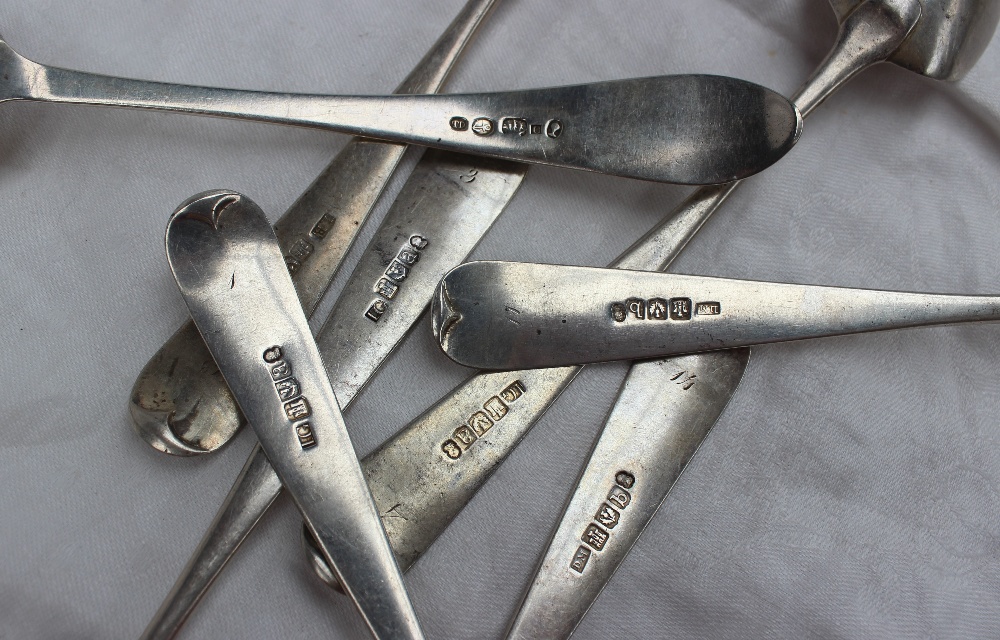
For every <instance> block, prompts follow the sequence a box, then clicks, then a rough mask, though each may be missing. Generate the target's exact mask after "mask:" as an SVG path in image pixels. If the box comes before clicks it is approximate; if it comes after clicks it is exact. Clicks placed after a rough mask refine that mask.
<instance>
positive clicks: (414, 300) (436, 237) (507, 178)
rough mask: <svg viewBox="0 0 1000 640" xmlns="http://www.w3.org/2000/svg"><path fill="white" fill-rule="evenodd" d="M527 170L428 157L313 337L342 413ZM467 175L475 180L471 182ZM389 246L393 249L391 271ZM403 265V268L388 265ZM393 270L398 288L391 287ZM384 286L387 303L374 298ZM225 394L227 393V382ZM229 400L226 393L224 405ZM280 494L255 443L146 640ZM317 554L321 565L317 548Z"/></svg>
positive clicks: (182, 606)
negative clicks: (377, 311) (376, 291)
mask: <svg viewBox="0 0 1000 640" xmlns="http://www.w3.org/2000/svg"><path fill="white" fill-rule="evenodd" d="M472 162H475V166H474V167H472V165H470V163H472ZM526 171H527V167H526V166H525V165H521V164H515V163H511V162H506V161H503V160H491V159H487V158H474V157H471V156H464V155H460V154H454V153H447V152H444V151H437V150H429V151H427V153H426V154H425V155H424V158H423V159H422V160H421V161H420V163H418V165H417V167H416V169H414V171H413V173H412V174H410V178H409V179H408V180H407V182H406V184H405V185H404V187H403V189H402V191H400V193H399V196H398V197H397V199H396V201H395V202H394V203H393V205H392V207H391V208H390V209H389V212H388V214H386V217H385V219H384V220H383V223H382V224H381V225H380V226H379V229H378V231H376V233H375V236H374V237H373V238H372V240H371V242H370V243H369V244H368V248H367V250H366V251H365V252H364V254H363V256H362V258H361V261H360V262H359V263H358V266H357V267H356V268H355V270H354V272H353V273H352V274H351V277H350V280H349V281H348V283H347V284H346V285H345V287H344V290H343V292H342V293H341V294H340V297H339V298H338V299H337V304H336V306H335V307H334V309H333V311H332V312H331V313H330V316H329V318H328V319H327V321H326V323H325V324H324V325H323V327H322V329H321V330H320V331H319V333H317V335H316V345H317V348H318V349H319V351H320V354H321V355H322V357H323V360H324V361H325V362H326V363H327V371H326V373H327V375H328V377H329V379H330V383H331V385H332V387H333V390H334V394H335V395H336V396H337V401H338V402H339V404H340V407H341V408H342V409H345V410H346V409H347V407H348V406H349V405H350V404H351V403H352V402H353V400H354V398H355V397H357V394H358V393H359V391H360V390H361V389H362V387H363V386H364V385H365V383H367V381H368V380H369V379H370V378H371V377H373V376H374V374H375V371H376V370H378V368H379V367H380V366H381V364H382V362H383V361H384V360H386V359H387V358H388V356H389V354H390V353H392V351H393V350H394V349H395V347H396V345H397V344H399V342H401V341H402V339H403V337H404V336H405V335H406V334H407V333H408V332H409V331H410V329H411V328H412V327H413V325H415V324H416V321H417V319H418V318H419V317H420V315H421V314H422V313H423V312H424V310H425V309H427V307H428V306H429V304H430V300H431V296H432V294H433V292H434V288H435V286H436V285H437V283H438V282H439V281H440V279H441V277H442V276H443V275H444V274H445V273H446V272H447V271H448V270H450V269H451V268H453V267H454V266H455V265H456V264H459V263H460V262H461V261H462V260H464V259H465V258H466V256H468V254H469V253H470V252H471V251H472V249H473V248H474V247H475V246H476V244H477V243H478V242H479V240H480V239H481V238H482V237H483V235H484V234H485V233H486V231H487V230H488V229H489V228H490V226H491V225H492V223H493V222H494V221H495V220H496V218H497V217H498V216H499V214H500V212H501V211H502V210H503V209H504V206H505V205H506V204H507V202H508V201H509V200H510V199H511V198H512V197H513V196H514V193H516V192H517V189H518V187H519V186H520V184H521V180H522V179H523V178H524V175H525V173H526ZM470 173H472V174H473V175H472V177H474V178H475V180H473V181H471V182H468V181H467V180H468V178H469V177H470V175H469V174H470ZM463 178H464V179H463ZM418 247H419V248H418ZM387 248H391V250H392V254H391V256H390V258H392V259H391V260H389V261H388V262H389V265H388V268H387V265H386V262H387V260H386V251H387ZM400 261H402V262H405V263H406V264H405V265H404V264H396V265H395V266H394V265H393V264H392V263H393V262H397V263H400ZM387 272H389V273H392V274H393V276H394V277H395V278H396V281H391V280H388V278H389V276H387V275H386V273H387ZM379 283H382V284H381V286H382V290H383V292H385V293H386V294H391V297H389V298H386V297H383V296H382V295H378V294H375V293H374V292H373V291H372V287H373V286H378V285H379ZM373 300H374V301H380V304H376V303H375V302H373ZM373 309H375V310H378V309H380V310H381V315H378V316H377V321H376V320H373V319H372V317H376V316H373V313H372V311H373ZM213 370H215V369H214V368H213ZM221 386H222V387H223V388H225V384H224V383H222V384H221ZM209 397H210V398H211V396H209ZM229 397H230V396H229V394H228V389H227V394H226V395H225V396H224V397H223V399H225V398H229ZM211 399H213V400H215V399H216V398H211ZM241 420H242V416H241V415H240V413H239V411H238V409H237V408H236V407H235V406H233V407H232V408H231V410H230V411H229V412H226V411H222V410H219V411H215V412H213V413H212V414H210V416H208V417H205V418H204V419H202V420H201V423H202V424H208V425H218V424H223V425H224V424H226V423H229V422H236V423H239V422H240V421H241ZM362 468H364V465H362ZM281 490H282V484H281V482H280V481H279V479H278V476H277V475H275V471H274V470H272V468H271V465H270V464H269V463H268V459H267V456H266V455H265V453H264V451H263V450H262V449H261V447H260V446H259V445H258V446H257V447H254V449H253V452H252V453H251V454H250V458H249V460H248V461H247V463H246V465H245V466H244V468H243V471H242V472H241V473H240V476H239V478H238V479H237V480H236V482H235V483H234V485H233V488H232V489H231V490H230V492H229V494H228V495H227V496H226V500H225V502H224V503H223V505H222V507H220V509H219V511H218V513H217V515H216V517H215V519H214V520H213V522H212V524H211V525H210V526H209V528H208V531H207V533H206V534H205V535H204V536H203V538H202V541H201V543H200V544H199V545H198V548H197V549H196V550H195V552H194V554H193V555H192V557H191V560H190V561H189V562H188V564H187V565H186V566H185V567H184V569H183V571H182V572H181V575H180V577H178V579H177V581H176V582H175V585H174V587H173V589H172V590H171V592H170V594H169V595H168V596H167V598H166V599H165V600H164V602H163V604H162V606H161V607H160V608H159V610H158V611H157V612H156V615H155V616H154V617H153V619H152V620H151V621H150V623H149V625H148V626H147V628H146V631H145V633H144V634H143V636H142V637H143V639H144V640H154V639H162V638H170V637H173V636H174V634H176V633H177V631H178V630H179V629H180V627H181V625H182V624H183V623H184V621H185V620H186V619H187V618H188V616H190V614H191V613H192V611H193V610H194V608H195V606H196V605H197V604H198V602H199V600H200V599H201V598H202V596H204V594H205V593H206V592H207V590H208V588H209V586H211V584H212V581H213V580H215V578H216V577H217V576H218V575H219V573H220V572H221V571H222V569H223V568H224V567H225V565H226V563H227V562H228V560H229V559H230V558H231V557H232V556H233V554H235V553H236V550H237V548H238V547H239V545H240V543H242V542H243V540H244V539H245V538H246V536H248V535H249V534H250V531H251V530H252V529H253V527H254V526H255V525H256V523H257V522H258V520H259V519H260V517H261V516H262V515H263V513H264V511H266V510H267V508H268V507H269V506H270V504H271V503H272V502H273V501H274V499H275V498H276V497H277V496H278V494H279V493H280V492H281ZM373 497H374V498H375V504H376V506H377V507H378V509H379V512H380V513H385V512H386V511H387V510H389V509H390V508H391V507H392V505H385V504H384V501H383V500H380V499H379V498H380V495H379V494H378V493H377V492H373ZM383 524H384V526H385V527H386V532H387V534H389V535H391V532H392V530H393V518H386V519H385V520H384V522H383ZM310 539H311V536H310ZM314 553H315V554H316V555H317V556H319V557H320V558H322V557H323V556H322V554H321V553H320V552H319V551H318V550H317V551H314ZM313 562H316V560H313ZM399 562H400V564H401V568H402V569H404V570H405V568H406V567H408V566H409V564H408V563H406V561H405V559H400V560H399ZM321 565H322V567H323V568H324V570H325V575H328V576H330V581H331V582H332V583H336V578H335V577H333V576H334V574H333V572H332V571H331V570H330V569H329V568H328V565H327V563H326V560H325V558H324V559H323V560H322V561H321ZM338 586H339V585H338Z"/></svg>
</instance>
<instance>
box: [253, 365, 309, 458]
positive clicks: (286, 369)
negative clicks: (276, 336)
mask: <svg viewBox="0 0 1000 640" xmlns="http://www.w3.org/2000/svg"><path fill="white" fill-rule="evenodd" d="M262 357H263V359H264V362H265V363H267V365H268V372H269V373H270V374H271V380H272V381H273V382H274V390H275V392H276V393H277V394H278V400H280V401H281V403H282V407H283V408H284V410H285V416H286V417H287V418H288V420H289V422H291V423H292V427H293V430H294V431H295V436H296V437H297V438H298V440H299V446H300V447H302V448H303V449H309V448H310V447H315V446H316V435H315V434H314V433H313V430H312V426H311V425H310V424H309V423H308V422H300V421H301V420H303V419H304V418H308V417H309V416H310V415H312V410H311V409H310V408H309V401H308V400H306V397H305V396H303V395H302V386H301V385H300V384H299V381H298V380H296V379H295V378H293V377H292V365H291V364H289V362H288V361H287V360H285V359H284V352H283V351H282V349H281V347H279V346H273V347H270V348H268V349H265V350H264V354H263V356H262Z"/></svg>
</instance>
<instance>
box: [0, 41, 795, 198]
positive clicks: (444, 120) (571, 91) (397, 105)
mask: <svg viewBox="0 0 1000 640" xmlns="http://www.w3.org/2000/svg"><path fill="white" fill-rule="evenodd" d="M0 71H2V77H3V80H2V85H0V101H3V100H37V101H43V102H63V103H72V104H93V105H104V106H111V107H135V108H140V109H155V110H162V111H175V112H181V113H191V114H199V115H212V116H221V117H227V118H241V119H246V120H256V121H262V122H270V123H275V124H287V125H298V126H305V127H317V128H321V129H330V130H333V131H339V132H341V133H348V134H354V135H359V136H364V137H368V138H377V139H380V140H388V141H392V142H404V143H413V144H420V145H425V146H432V147H439V148H442V149H448V150H451V151H460V152H463V153H471V154H478V155H489V156H497V157H501V158H507V159H510V160H517V161H522V162H533V163H540V164H550V165H555V166H563V167H569V168H576V169H585V170H590V171H597V172H601V173H608V174H611V175H619V176H625V177H631V178H639V179H643V180H653V181H658V182H676V183H682V184H714V183H720V182H728V181H730V180H735V179H738V178H743V177H746V176H749V175H752V174H754V173H757V172H758V171H761V170H763V169H765V168H766V167H768V166H770V165H771V164H773V163H774V162H776V161H777V160H778V159H779V158H781V157H782V156H783V155H784V154H785V153H786V152H787V151H788V150H789V149H791V148H792V146H793V145H794V144H795V141H796V140H797V139H798V136H799V132H800V131H801V125H802V117H801V115H800V114H799V112H798V110H797V109H796V108H795V106H794V105H793V104H792V103H791V102H789V101H788V100H787V99H785V98H784V97H782V96H781V95H779V94H777V93H775V92H773V91H770V90H768V89H765V88H763V87H761V86H758V85H755V84H752V83H749V82H746V81H742V80H736V79H733V78H726V77H721V76H704V75H688V76H661V77H653V78H635V79H630V80H615V81H609V82H597V83H592V84H583V85H575V86H568V87H556V88H550V89H528V90H523V91H509V92H502V93H483V94H464V95H463V94H450V95H391V96H326V95H310V94H296V93H267V92H259V91H247V90H241V89H217V88H208V87H194V86H187V85H178V84H167V83H162V82H149V81H145V80H130V79H125V78H115V77H110V76H103V75H97V74H91V73H84V72H80V71H70V70H67V69H60V68H57V67H48V66H44V65H41V64H38V63H37V62H32V61H31V60H28V59H27V58H24V57H23V56H21V55H19V54H18V53H17V52H15V51H14V50H13V49H11V48H10V46H9V45H7V44H6V43H5V42H3V41H2V40H0Z"/></svg>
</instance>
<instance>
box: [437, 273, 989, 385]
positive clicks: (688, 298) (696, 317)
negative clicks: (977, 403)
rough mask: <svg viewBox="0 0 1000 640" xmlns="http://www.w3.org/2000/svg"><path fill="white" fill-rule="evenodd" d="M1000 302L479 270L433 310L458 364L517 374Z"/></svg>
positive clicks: (957, 312)
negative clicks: (513, 370) (515, 370)
mask: <svg viewBox="0 0 1000 640" xmlns="http://www.w3.org/2000/svg"><path fill="white" fill-rule="evenodd" d="M998 305H1000V297H998V296H958V295H940V294H930V293H906V292H897V291H875V290H872V289H852V288H846V287H824V286H818V285H802V284H787V283H779V282H759V281H755V280H733V279H729V278H710V277H704V276H689V275H678V274H672V273H649V272H645V271H621V270H618V269H597V268H593V267H570V266H563V265H547V264H531V263H524V262H470V263H467V264H464V265H462V266H460V267H456V268H455V269H453V270H452V271H451V272H450V273H449V274H448V275H447V276H445V278H444V280H442V281H441V285H440V287H439V288H438V292H437V294H436V295H435V296H434V303H433V307H432V308H431V313H432V316H433V317H432V320H433V323H434V334H435V337H437V339H438V342H439V344H440V345H441V348H442V349H443V350H444V352H445V353H446V354H448V357H450V358H451V359H452V360H454V361H455V362H458V363H459V364H462V365H465V366H467V367H474V368H477V369H492V370H511V369H525V368H527V369H534V368H538V367H563V366H569V365H574V364H589V363H592V362H607V361H609V360H641V359H646V358H655V357H662V356H670V355H680V354H688V353H698V352H702V351H715V350H718V349H730V348H733V347H745V346H750V345H755V344H766V343H771V342H786V341H789V340H803V339H806V338H821V337H826V336H838V335H846V334H849V333H863V332H867V331H883V330H886V329H902V328H906V327H919V326H925V325H938V324H955V323H961V322H980V321H993V320H996V319H997V317H998V314H1000V306H998Z"/></svg>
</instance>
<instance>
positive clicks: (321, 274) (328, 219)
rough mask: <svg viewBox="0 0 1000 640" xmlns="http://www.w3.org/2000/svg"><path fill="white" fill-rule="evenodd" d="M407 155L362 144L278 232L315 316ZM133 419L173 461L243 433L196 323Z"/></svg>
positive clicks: (478, 16)
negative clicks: (390, 180)
mask: <svg viewBox="0 0 1000 640" xmlns="http://www.w3.org/2000/svg"><path fill="white" fill-rule="evenodd" d="M495 5H496V0H470V1H469V2H468V3H467V4H466V5H465V7H463V9H462V11H461V12H460V13H459V14H458V15H457V16H456V17H455V19H454V20H453V21H452V23H451V24H450V25H449V26H448V28H447V29H446V30H445V31H444V33H443V34H442V35H441V37H440V38H438V40H437V42H435V43H434V45H433V46H432V47H431V48H430V50H429V51H428V52H427V54H426V55H425V56H424V57H423V59H421V60H420V62H419V63H417V66H416V67H414V69H413V71H411V72H410V74H409V75H408V76H407V77H406V79H404V80H403V82H402V83H401V84H400V85H399V87H398V88H397V89H396V93H435V92H437V91H438V90H439V89H440V88H441V87H442V85H443V84H444V81H445V79H446V78H447V76H448V74H449V73H450V72H451V69H452V67H453V66H454V64H455V62H456V61H457V60H458V58H459V56H460V55H461V54H462V51H463V50H464V49H465V46H466V45H467V44H468V43H469V42H470V41H471V39H472V36H473V35H474V34H475V32H476V30H477V28H478V27H479V25H480V24H481V23H482V22H483V21H484V20H485V18H486V17H487V16H488V15H489V13H490V11H491V10H492V9H493V7H494V6H495ZM404 151H405V147H403V146H400V145H394V144H384V143H377V142H373V141H371V140H364V139H359V138H356V139H353V140H351V141H350V142H348V143H347V145H345V146H344V148H343V149H342V150H341V152H340V153H339V154H337V157H336V158H334V159H333V161H332V162H331V163H330V165H329V166H327V168H326V169H324V170H323V172H322V173H321V174H320V175H319V177H317V178H316V180H315V181H313V183H312V184H311V185H310V186H309V188H308V189H307V190H306V191H305V192H304V193H303V194H302V195H301V196H300V197H299V198H298V200H296V201H295V203H294V204H293V205H292V206H291V208H290V209H289V210H288V211H287V212H286V213H285V215H284V216H282V217H281V219H279V220H278V222H277V223H275V225H274V232H275V234H276V235H277V236H278V243H279V245H280V246H281V250H282V253H283V254H284V256H285V262H286V263H287V264H288V267H289V272H290V273H291V274H292V281H293V282H294V283H295V290H296V292H297V293H298V294H299V301H300V302H301V303H302V306H303V308H304V309H305V311H306V314H307V315H312V313H313V311H315V310H316V305H318V304H319V301H320V299H321V298H322V296H323V294H324V293H325V292H326V290H327V287H329V285H330V281H331V280H332V279H333V277H334V276H335V275H336V274H337V271H338V269H339V267H340V265H341V262H342V261H343V259H344V256H345V255H347V251H348V249H350V247H351V245H352V243H353V242H354V239H355V237H356V236H357V234H358V232H359V231H360V230H361V228H362V226H363V225H364V222H365V220H366V219H367V218H368V214H369V212H370V211H371V209H372V207H373V206H374V205H375V202H376V201H377V200H378V197H379V195H380V194H381V193H382V189H383V188H384V187H385V185H386V182H388V180H389V178H390V177H391V176H392V173H393V171H394V170H395V168H396V165H397V164H398V163H399V161H400V159H401V158H402V157H403V152H404ZM129 413H130V415H131V417H132V422H133V425H134V426H135V429H136V431H137V432H138V433H139V435H140V436H142V438H143V439H144V440H145V441H146V442H148V443H149V444H150V445H152V446H153V447H154V448H156V449H159V450H160V451H163V452H165V453H170V454H173V455H181V456H192V455H198V454H201V453H206V452H210V451H214V450H216V449H218V448H219V447H221V446H222V445H223V444H225V443H226V442H228V441H229V440H230V439H231V438H232V437H233V436H234V435H236V433H237V432H238V431H239V429H240V427H241V426H242V425H243V420H242V416H241V415H240V413H239V410H238V409H237V407H236V402H235V401H234V400H233V397H232V394H231V393H230V392H229V388H228V387H226V385H225V382H224V381H223V380H222V378H221V377H220V376H219V375H218V369H217V368H216V366H215V361H213V360H212V357H211V356H210V355H209V354H208V352H207V351H206V350H205V345H204V343H203V342H202V341H201V337H200V336H198V332H197V330H196V329H195V328H194V325H192V324H191V323H190V322H188V323H186V324H185V325H184V326H183V327H181V329H179V330H178V331H177V333H175V334H174V335H173V336H172V337H171V338H170V339H169V340H168V341H167V342H166V344H164V345H163V347H162V348H161V349H160V350H159V351H158V352H157V353H156V355H154V356H153V357H152V358H151V359H150V361H149V363H148V364H147V365H146V366H145V367H144V368H143V370H142V372H141V373H140V374H139V377H138V379H137V380H136V382H135V385H134V386H133V387H132V393H131V394H130V396H129Z"/></svg>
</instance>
